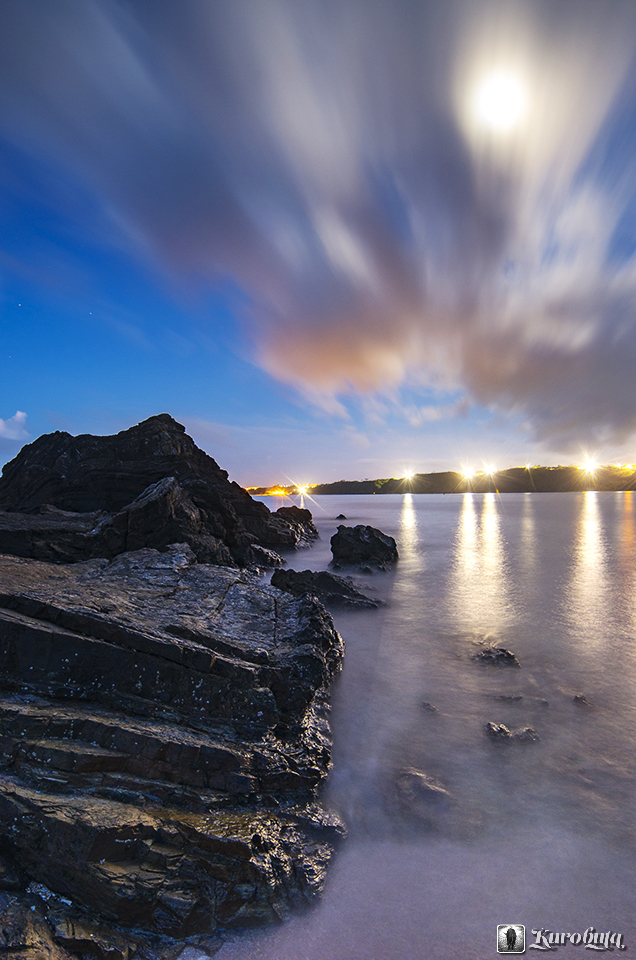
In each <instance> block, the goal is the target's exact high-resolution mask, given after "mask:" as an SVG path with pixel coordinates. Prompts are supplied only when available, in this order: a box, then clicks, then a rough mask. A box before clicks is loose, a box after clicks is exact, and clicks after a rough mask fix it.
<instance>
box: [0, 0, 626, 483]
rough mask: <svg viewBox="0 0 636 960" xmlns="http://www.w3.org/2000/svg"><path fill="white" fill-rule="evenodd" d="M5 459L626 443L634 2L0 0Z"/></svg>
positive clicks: (273, 455)
mask: <svg viewBox="0 0 636 960" xmlns="http://www.w3.org/2000/svg"><path fill="white" fill-rule="evenodd" d="M0 213H1V216H0V278H1V282H0V300H1V307H2V314H1V316H2V325H1V330H2V350H1V357H0V417H1V418H2V419H0V463H1V462H5V461H6V460H9V459H11V458H12V457H13V456H15V454H16V453H17V451H18V449H19V448H20V446H21V445H22V444H23V443H25V442H28V441H30V440H32V439H34V438H35V437H37V436H39V435H40V434H41V433H44V432H49V431H51V430H68V431H69V432H71V433H99V434H105V433H113V432H116V431H118V430H121V429H124V428H126V427H129V426H131V425H132V424H134V423H137V422H139V421H140V420H142V419H144V418H145V417H148V416H151V415H152V414H156V413H162V412H167V413H170V414H172V415H173V416H174V417H175V418H176V419H177V420H179V421H180V422H182V423H184V424H185V425H186V428H187V430H188V432H189V433H190V434H191V435H192V436H193V437H194V438H195V440H196V441H197V442H198V443H199V444H200V445H201V446H202V447H203V448H204V449H205V450H207V451H208V452H209V453H210V454H211V455H212V456H213V457H214V458H215V459H216V460H217V461H218V462H219V463H220V465H221V466H223V467H225V468H226V469H227V470H229V472H230V476H231V477H232V479H236V480H238V481H239V482H240V483H243V484H259V483H271V482H274V481H279V482H283V481H285V480H293V481H295V482H302V483H307V482H318V481H329V480H336V479H340V478H351V479H362V478H364V477H372V478H373V477H383V476H402V475H403V474H404V473H405V472H406V471H407V470H418V471H428V470H437V469H445V468H452V469H455V468H457V469H459V468H460V467H461V465H471V466H474V467H476V468H478V469H479V467H480V465H481V464H483V463H485V462H487V463H494V464H496V465H497V466H499V467H506V466H510V465H515V464H523V463H527V462H531V463H548V464H551V463H553V464H556V463H570V462H578V461H579V460H581V459H582V458H583V457H584V456H585V455H586V454H587V455H591V456H594V457H595V458H596V459H600V460H606V461H614V460H620V461H623V460H627V461H635V460H636V3H634V2H633V0H629V2H619V0H545V2H540V0H537V2H534V3H533V2H523V0H506V2H500V3H497V2H493V3H487V2H482V0H464V2H461V0H419V2H413V0H339V2H336V0H170V2H165V0H112V2H110V0H54V2H51V0H0Z"/></svg>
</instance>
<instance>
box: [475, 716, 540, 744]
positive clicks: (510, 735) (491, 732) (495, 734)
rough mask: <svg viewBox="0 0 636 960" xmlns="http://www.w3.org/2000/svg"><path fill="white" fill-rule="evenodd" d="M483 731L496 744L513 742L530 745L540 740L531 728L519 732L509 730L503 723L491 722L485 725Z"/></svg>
mask: <svg viewBox="0 0 636 960" xmlns="http://www.w3.org/2000/svg"><path fill="white" fill-rule="evenodd" d="M485 731H486V734H487V736H489V737H490V739H491V740H495V741H496V742H497V743H510V742H512V741H515V740H516V741H519V742H521V743H524V742H525V743H532V742H534V741H536V740H540V739H541V738H540V736H539V734H538V733H537V732H536V730H534V729H533V728H532V727H524V728H523V729H520V730H509V729H508V727H507V726H506V725H505V723H492V721H491V722H489V723H487V724H486V726H485Z"/></svg>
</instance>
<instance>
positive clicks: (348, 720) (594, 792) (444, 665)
mask: <svg viewBox="0 0 636 960" xmlns="http://www.w3.org/2000/svg"><path fill="white" fill-rule="evenodd" d="M264 499H265V502H267V503H268V506H270V508H271V509H276V507H277V506H279V505H280V503H278V502H276V500H275V499H274V498H264ZM281 502H282V501H281ZM304 505H305V506H308V507H309V508H310V509H311V510H312V512H313V514H314V520H315V522H316V525H317V526H318V528H319V530H320V535H321V539H320V541H319V542H318V543H317V544H316V545H315V546H313V547H311V548H308V549H306V550H302V551H299V552H297V553H295V554H291V555H289V556H288V562H289V566H290V567H293V568H296V569H307V568H310V569H313V570H319V569H326V568H327V566H328V563H329V561H330V559H331V553H330V549H329V538H330V536H331V535H332V534H333V533H334V532H335V530H336V527H337V525H338V523H339V522H342V523H346V524H347V525H354V524H356V523H369V524H371V525H372V526H375V527H379V528H380V529H381V530H383V531H384V532H385V533H389V534H391V535H392V536H394V537H395V538H396V540H397V543H398V549H399V553H400V560H399V563H398V564H397V566H396V569H395V570H394V571H392V572H386V573H374V574H372V575H364V574H357V573H356V574H355V579H356V582H357V583H358V584H359V585H360V586H361V589H363V590H364V591H365V592H367V593H369V594H371V595H375V596H377V597H378V598H381V599H383V600H385V601H386V606H384V607H382V608H381V609H379V610H377V611H358V612H338V611H334V619H335V621H336V625H337V628H338V630H339V631H340V632H341V634H342V636H343V637H344V639H345V643H346V657H345V665H344V669H343V672H342V675H341V677H340V678H339V680H338V681H337V683H336V686H335V688H334V694H333V713H332V726H333V734H334V750H333V763H334V769H333V773H332V775H331V776H330V779H329V782H328V784H327V787H326V790H325V800H326V803H327V804H328V805H330V806H332V807H334V808H335V809H337V810H338V811H339V812H340V813H341V815H342V816H343V817H344V819H345V820H346V822H347V825H348V828H349V839H348V840H347V841H346V843H345V844H344V845H343V847H342V849H341V851H340V853H339V854H338V856H337V858H336V860H335V861H334V863H333V864H332V867H331V870H330V874H329V878H328V882H327V886H326V889H325V894H324V897H323V899H322V901H321V902H319V903H318V905H317V906H316V907H315V908H312V909H311V910H309V911H307V912H306V913H303V914H300V915H297V916H294V917H292V918H291V919H290V920H289V921H288V922H287V923H285V924H284V925H282V926H281V927H280V928H275V929H272V928H270V929H268V930H266V931H262V930H261V931H259V932H256V933H249V934H245V935H241V936H238V937H237V938H236V939H235V940H234V941H233V942H231V943H228V944H226V945H225V946H224V947H223V948H222V950H221V951H220V953H219V954H217V956H218V957H219V958H220V960H247V958H250V960H252V958H253V960H420V958H422V960H424V958H426V960H478V958H488V957H493V958H494V957H496V956H497V952H496V943H495V932H496V925H497V924H499V923H522V924H525V925H526V928H527V934H528V937H529V941H530V942H533V941H534V939H535V938H534V937H533V936H532V934H531V933H530V931H531V929H532V928H538V927H543V928H547V929H549V930H552V931H564V932H568V933H570V932H575V931H580V932H581V933H583V932H584V931H585V930H586V928H588V927H589V926H594V927H595V928H596V929H597V930H602V931H605V930H612V931H613V932H620V933H622V934H623V937H624V940H625V942H626V944H627V948H626V949H625V950H622V951H617V955H619V956H623V957H629V956H636V911H635V909H634V907H635V906H636V797H635V790H634V784H635V782H636V749H635V748H636V697H635V695H634V692H635V687H636V562H635V561H636V494H634V493H631V492H625V493H595V492H588V493H580V494H508V495H505V496H503V497H498V496H496V495H495V494H482V495H476V494H465V495H457V496H441V495H438V496H427V495H411V494H405V495H403V496H353V497H319V498H316V499H315V500H313V501H309V500H308V498H305V504H304ZM339 513H344V514H346V517H347V520H346V521H336V519H335V518H336V516H337V515H338V514H339ZM488 644H495V645H498V646H504V647H506V648H508V649H510V650H512V651H513V652H514V653H515V654H516V655H517V657H518V658H519V661H520V662H521V667H520V669H514V668H511V667H494V666H487V665H483V664H481V663H479V662H478V661H476V660H475V659H474V654H475V653H477V652H479V650H481V649H483V648H484V646H485V645H488ZM577 696H578V697H579V699H578V700H575V697H577ZM581 697H584V698H585V700H584V701H583V700H581V699H580V698H581ZM488 721H493V722H495V723H504V724H506V725H507V726H508V727H509V728H510V729H512V730H515V729H520V728H525V727H528V726H531V727H532V728H533V729H534V730H535V731H536V732H537V733H538V734H539V736H540V738H541V739H540V740H539V741H538V742H535V743H523V742H514V743H507V744H497V743H493V742H492V740H490V739H489V738H488V737H487V736H486V734H485V731H484V727H485V724H486V723H487V722H488ZM405 769H416V770H419V771H423V772H425V773H426V774H427V775H429V776H430V777H432V778H434V779H435V780H436V781H437V782H438V783H439V784H442V785H443V786H444V787H445V788H446V789H447V791H448V799H447V800H444V801H442V802H437V803H436V802H430V801H428V802H427V801H422V800H416V802H414V803H409V802H408V800H405V797H404V795H403V794H400V792H399V790H398V789H397V788H396V780H397V778H398V777H399V775H400V773H401V772H403V771H404V770H405ZM584 949H585V948H584V947H583V945H578V946H575V945H572V944H567V945H565V946H560V947H559V948H558V951H560V953H561V955H562V956H575V955H579V956H589V955H590V954H589V953H588V952H587V951H585V953H584V952H583V951H584ZM530 955H531V956H532V954H530Z"/></svg>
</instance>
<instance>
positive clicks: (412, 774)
mask: <svg viewBox="0 0 636 960" xmlns="http://www.w3.org/2000/svg"><path fill="white" fill-rule="evenodd" d="M392 800H393V804H395V803H396V802H397V807H398V809H399V811H400V812H401V813H402V814H403V815H406V816H407V817H409V818H415V819H416V820H417V821H419V823H420V824H421V825H423V826H426V827H427V828H429V829H431V828H433V827H434V826H435V825H436V823H437V824H439V817H440V815H444V814H445V813H447V812H448V808H449V805H450V803H451V800H452V798H451V795H450V793H449V791H448V790H447V789H446V787H445V786H444V784H443V783H441V782H440V781H439V780H436V779H435V778H434V777H431V776H429V775H428V774H427V773H424V772H423V771H422V770H417V769H415V768H414V767H407V768H406V769H404V770H402V771H401V772H400V773H399V774H398V776H397V777H396V779H395V784H394V795H393V798H392Z"/></svg>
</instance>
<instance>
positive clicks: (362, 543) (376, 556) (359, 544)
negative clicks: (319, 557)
mask: <svg viewBox="0 0 636 960" xmlns="http://www.w3.org/2000/svg"><path fill="white" fill-rule="evenodd" d="M331 552H332V554H333V559H334V561H335V562H336V563H338V564H356V565H359V566H363V565H368V566H373V567H379V568H380V569H385V568H386V567H387V566H389V565H390V564H392V563H395V561H396V560H397V559H398V552H397V545H396V543H395V540H394V539H393V537H389V536H387V535H386V534H385V533H382V531H381V530H376V528H375V527H370V526H365V525H364V524H358V526H356V527H345V526H344V524H340V526H339V527H338V532H337V533H334V535H333V537H332V538H331Z"/></svg>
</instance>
